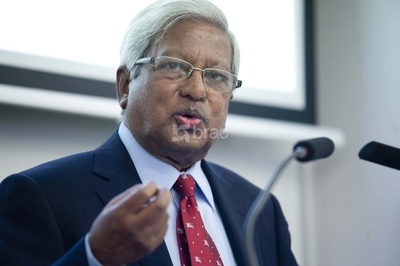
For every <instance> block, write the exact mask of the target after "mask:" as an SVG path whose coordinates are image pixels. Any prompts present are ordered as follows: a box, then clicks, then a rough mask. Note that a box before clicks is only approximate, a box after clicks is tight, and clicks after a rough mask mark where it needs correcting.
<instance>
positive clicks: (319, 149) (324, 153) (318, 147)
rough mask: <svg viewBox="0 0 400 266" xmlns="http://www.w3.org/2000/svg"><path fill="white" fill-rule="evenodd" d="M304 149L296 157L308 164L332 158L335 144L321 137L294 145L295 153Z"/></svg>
mask: <svg viewBox="0 0 400 266" xmlns="http://www.w3.org/2000/svg"><path fill="white" fill-rule="evenodd" d="M297 149H302V151H301V152H300V153H299V154H298V155H297V156H296V159H297V160H298V161H300V162H308V161H313V160H317V159H322V158H326V157H329V156H331V154H332V153H333V151H334V150H335V144H334V143H333V141H332V140H330V139H328V138H325V137H321V138H315V139H309V140H303V141H299V142H298V143H296V145H294V148H293V151H295V150H297Z"/></svg>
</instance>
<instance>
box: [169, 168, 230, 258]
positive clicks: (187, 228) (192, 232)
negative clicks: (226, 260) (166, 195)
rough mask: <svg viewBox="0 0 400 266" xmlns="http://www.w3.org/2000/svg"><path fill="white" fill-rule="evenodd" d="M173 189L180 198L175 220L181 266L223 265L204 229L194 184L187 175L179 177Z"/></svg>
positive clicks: (191, 178)
mask: <svg viewBox="0 0 400 266" xmlns="http://www.w3.org/2000/svg"><path fill="white" fill-rule="evenodd" d="M174 188H175V189H176V190H177V191H178V193H179V197H180V200H181V202H180V206H179V210H178V216H177V219H176V233H177V238H178V247H179V255H180V258H181V263H182V266H190V265H197V264H198V265H223V263H222V259H221V257H220V256H219V253H218V250H217V248H216V247H215V245H214V242H213V241H212V239H211V236H210V235H209V234H208V233H207V231H206V229H205V228H204V224H203V220H202V219H201V215H200V212H199V207H198V206H197V202H196V198H195V197H194V191H195V190H196V182H195V181H194V179H193V177H192V176H191V175H188V174H183V175H180V176H179V178H178V180H177V181H176V183H175V185H174Z"/></svg>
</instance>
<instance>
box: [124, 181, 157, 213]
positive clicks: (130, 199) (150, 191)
mask: <svg viewBox="0 0 400 266" xmlns="http://www.w3.org/2000/svg"><path fill="white" fill-rule="evenodd" d="M158 191H159V189H158V186H157V184H155V183H154V182H149V183H147V184H143V185H141V186H140V187H138V188H132V189H131V190H129V191H128V193H126V194H125V195H124V196H123V197H121V199H120V200H119V202H118V205H119V206H118V208H120V209H121V210H125V211H127V212H129V213H136V212H138V211H140V210H141V209H142V208H143V205H145V204H148V203H149V202H150V201H153V200H154V199H152V197H157V195H158Z"/></svg>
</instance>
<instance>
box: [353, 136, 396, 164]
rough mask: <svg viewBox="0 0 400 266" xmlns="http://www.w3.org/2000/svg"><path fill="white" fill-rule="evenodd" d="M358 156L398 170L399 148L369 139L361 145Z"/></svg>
mask: <svg viewBox="0 0 400 266" xmlns="http://www.w3.org/2000/svg"><path fill="white" fill-rule="evenodd" d="M358 157H359V158H360V159H362V160H366V161H369V162H373V163H377V164H380V165H383V166H387V167H390V168H394V169H397V170H400V149H397V148H394V147H391V146H388V145H385V144H382V143H379V142H376V141H371V142H369V143H367V144H366V145H365V146H364V147H362V149H361V150H360V152H359V153H358Z"/></svg>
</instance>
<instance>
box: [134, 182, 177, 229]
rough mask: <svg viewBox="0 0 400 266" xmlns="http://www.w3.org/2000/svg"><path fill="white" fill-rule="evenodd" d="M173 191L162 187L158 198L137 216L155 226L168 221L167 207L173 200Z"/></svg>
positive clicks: (145, 222)
mask: <svg viewBox="0 0 400 266" xmlns="http://www.w3.org/2000/svg"><path fill="white" fill-rule="evenodd" d="M171 198H172V195H171V192H170V191H169V190H168V189H160V190H159V191H158V195H157V198H156V199H155V200H154V201H152V202H151V203H149V204H148V205H147V207H143V208H142V210H141V211H140V212H137V213H136V214H137V218H138V219H140V220H141V221H143V223H144V224H147V225H151V226H154V225H156V224H157V222H159V223H164V222H165V223H166V222H167V221H168V212H167V207H168V205H169V203H170V202H171Z"/></svg>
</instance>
